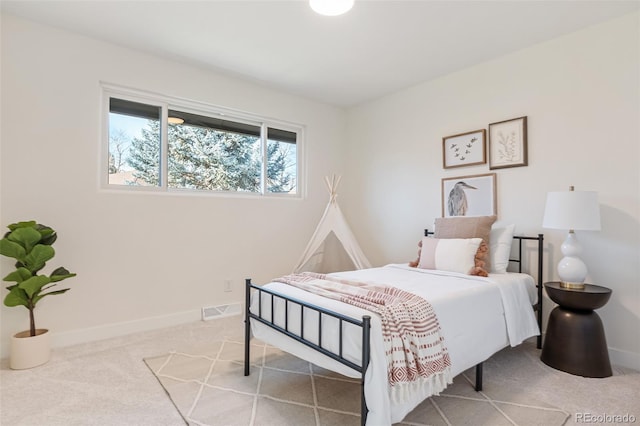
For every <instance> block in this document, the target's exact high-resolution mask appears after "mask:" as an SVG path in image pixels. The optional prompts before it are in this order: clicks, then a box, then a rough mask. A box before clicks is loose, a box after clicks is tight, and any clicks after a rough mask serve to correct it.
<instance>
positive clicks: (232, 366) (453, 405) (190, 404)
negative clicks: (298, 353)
mask: <svg viewBox="0 0 640 426" xmlns="http://www.w3.org/2000/svg"><path fill="white" fill-rule="evenodd" d="M251 351H252V367H251V375H250V376H248V377H245V376H244V375H243V363H242V359H243V344H242V343H240V342H236V341H230V340H224V341H219V342H212V343H210V344H207V345H203V346H201V347H192V348H188V350H184V351H176V352H171V353H168V354H165V355H162V356H158V357H152V358H146V359H145V362H146V364H147V365H148V366H149V368H150V369H151V371H152V372H153V373H154V374H155V375H156V377H157V378H158V380H159V381H160V383H161V384H162V386H163V387H164V389H165V390H166V392H167V393H168V395H169V397H170V398H171V400H172V401H173V403H174V404H175V406H176V408H177V409H178V411H179V412H180V413H181V415H182V416H183V418H184V419H185V423H187V424H189V425H210V426H214V425H215V426H217V425H225V426H233V425H243V426H244V425H246V426H258V425H274V426H275V425H296V426H298V425H299V426H304V425H310V426H312V425H313V426H319V425H323V426H324V425H336V426H338V425H340V426H343V425H358V424H359V422H360V418H359V410H360V386H359V382H358V381H356V380H352V379H348V378H345V377H343V376H339V375H337V374H334V373H332V372H329V371H327V370H324V369H322V368H319V367H316V366H313V365H311V364H309V363H307V362H304V361H302V360H299V359H298V358H295V357H293V356H291V355H289V354H286V353H284V352H281V351H280V350H278V349H275V348H273V347H270V346H268V345H264V344H262V343H261V342H259V341H256V340H255V339H254V340H253V341H252V348H251ZM537 356H538V353H537V352H536V349H535V348H534V347H533V345H530V344H523V345H521V346H520V347H518V348H508V349H505V350H503V351H501V352H499V353H498V354H496V355H494V356H493V357H492V358H491V359H490V360H489V361H488V362H486V363H485V368H484V390H483V391H482V392H475V391H474V390H473V385H472V384H473V380H474V370H473V369H471V370H469V371H467V372H465V373H463V374H461V375H460V376H458V377H456V378H455V380H454V384H453V385H450V386H449V387H448V388H447V389H446V390H445V392H443V393H442V394H441V395H440V396H436V397H432V398H429V399H428V400H426V401H425V402H423V403H422V404H421V405H419V406H418V407H417V408H416V409H415V410H414V411H413V412H411V413H410V414H409V415H407V417H406V418H405V419H404V420H403V422H402V423H400V424H401V425H433V426H438V425H475V426H480V425H491V426H500V425H563V424H565V422H566V421H567V419H568V418H569V417H570V415H569V413H567V412H565V411H563V410H561V409H559V408H557V407H553V406H551V405H549V404H548V403H547V402H545V398H541V397H540V395H536V392H537V391H539V389H538V390H536V388H535V384H536V381H537V378H538V376H539V375H540V374H541V372H542V370H541V367H540V361H539V359H538V358H537ZM527 383H529V384H531V385H533V386H532V387H528V386H527V385H526V384H527Z"/></svg>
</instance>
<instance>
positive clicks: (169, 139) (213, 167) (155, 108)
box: [105, 89, 302, 195]
mask: <svg viewBox="0 0 640 426" xmlns="http://www.w3.org/2000/svg"><path fill="white" fill-rule="evenodd" d="M105 98H106V99H107V100H108V125H107V126H106V127H107V129H108V132H107V133H108V137H107V139H108V143H107V144H106V145H108V153H107V154H106V157H107V159H108V161H107V163H108V165H107V169H108V173H107V176H108V178H107V179H106V183H107V185H108V186H109V187H116V188H132V187H145V188H146V189H147V190H153V189H154V188H155V189H156V190H161V191H172V190H191V191H210V192H211V191H215V192H225V193H254V194H264V195H271V194H273V195H275V194H289V195H299V191H298V185H299V179H298V175H299V168H298V165H299V155H300V152H299V146H300V138H301V133H302V130H301V127H299V126H296V125H291V124H288V123H278V122H274V121H273V120H266V119H260V118H259V117H254V116H249V115H245V114H240V113H234V112H228V111H224V110H221V109H219V108H214V107H209V106H202V105H195V106H194V105H190V104H189V103H188V102H184V101H182V102H176V101H173V100H171V99H163V98H161V97H159V96H158V97H153V96H144V97H140V96H136V94H135V93H134V94H130V93H126V92H124V93H123V92H119V91H116V92H113V93H112V91H111V90H108V89H105Z"/></svg>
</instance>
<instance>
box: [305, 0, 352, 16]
mask: <svg viewBox="0 0 640 426" xmlns="http://www.w3.org/2000/svg"><path fill="white" fill-rule="evenodd" d="M353 2H354V0H309V6H311V9H313V11H314V12H316V13H319V14H320V15H325V16H338V15H342V14H343V13H347V12H348V11H349V10H351V8H352V7H353Z"/></svg>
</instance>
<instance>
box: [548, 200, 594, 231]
mask: <svg viewBox="0 0 640 426" xmlns="http://www.w3.org/2000/svg"><path fill="white" fill-rule="evenodd" d="M542 226H543V227H544V228H551V229H574V230H582V231H599V230H600V206H599V205H598V194H597V193H596V192H594V191H561V192H549V193H548V194H547V204H546V207H545V209H544V219H543V220H542Z"/></svg>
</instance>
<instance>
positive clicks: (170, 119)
mask: <svg viewBox="0 0 640 426" xmlns="http://www.w3.org/2000/svg"><path fill="white" fill-rule="evenodd" d="M167 121H168V122H169V124H182V123H184V119H182V118H180V117H167Z"/></svg>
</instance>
